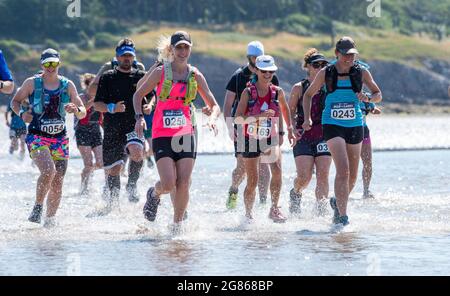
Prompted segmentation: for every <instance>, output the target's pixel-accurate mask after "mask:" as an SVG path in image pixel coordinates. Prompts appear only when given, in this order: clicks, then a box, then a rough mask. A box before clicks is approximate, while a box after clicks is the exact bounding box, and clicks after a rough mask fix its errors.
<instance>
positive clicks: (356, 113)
mask: <svg viewBox="0 0 450 296" xmlns="http://www.w3.org/2000/svg"><path fill="white" fill-rule="evenodd" d="M351 86H352V84H351V82H350V79H346V80H338V81H337V87H338V89H336V90H335V91H334V92H333V93H330V94H327V97H326V99H325V109H324V111H323V113H322V124H333V125H338V126H343V127H357V126H363V115H362V112H361V107H360V105H359V103H360V101H359V99H358V97H357V96H356V94H355V93H354V92H353V90H352V89H351V88H350V89H339V87H351Z"/></svg>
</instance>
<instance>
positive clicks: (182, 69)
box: [134, 31, 220, 228]
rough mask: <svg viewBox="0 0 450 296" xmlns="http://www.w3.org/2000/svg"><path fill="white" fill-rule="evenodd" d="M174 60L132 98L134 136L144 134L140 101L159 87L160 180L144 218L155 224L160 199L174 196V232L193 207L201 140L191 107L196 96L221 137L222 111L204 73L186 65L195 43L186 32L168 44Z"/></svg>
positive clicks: (157, 156) (157, 137)
mask: <svg viewBox="0 0 450 296" xmlns="http://www.w3.org/2000/svg"><path fill="white" fill-rule="evenodd" d="M165 44H166V50H167V51H168V52H170V60H168V61H165V62H164V65H162V66H159V67H157V68H156V69H155V70H154V71H152V73H151V74H150V75H149V76H148V78H147V80H146V81H145V82H144V83H143V85H142V86H141V87H140V88H139V89H138V90H137V92H136V93H135V95H134V110H135V112H136V132H137V134H138V135H139V136H141V135H142V134H143V131H144V129H145V128H146V126H145V120H144V118H143V114H142V112H141V111H140V110H141V108H142V98H143V96H144V95H146V94H148V93H150V92H151V91H152V90H153V89H154V88H155V87H157V97H158V102H157V104H156V110H155V115H154V119H153V127H152V136H153V150H154V151H155V161H156V165H157V167H158V172H159V176H160V181H159V182H157V183H156V184H155V186H154V187H151V188H150V189H149V190H148V193H147V202H146V204H145V206H144V210H143V212H144V216H145V218H146V219H147V220H149V221H154V220H155V219H156V214H157V210H158V206H159V204H160V197H161V195H163V194H167V193H170V192H174V193H175V198H174V200H173V206H174V217H173V221H174V223H175V226H174V227H177V228H178V227H179V226H180V225H181V224H180V223H181V222H182V220H183V218H184V214H185V211H186V208H187V205H188V202H189V187H190V183H191V174H192V170H193V167H194V160H195V158H196V155H197V152H196V151H197V141H196V136H195V131H194V127H193V123H192V113H191V112H192V110H191V109H192V107H191V106H192V104H191V103H192V102H193V101H194V100H195V98H196V94H197V91H198V93H199V94H200V96H201V97H202V99H203V101H204V102H205V104H206V105H207V106H208V107H209V108H210V110H211V111H212V114H211V116H210V119H209V122H208V126H209V127H210V129H212V130H213V131H214V132H215V133H216V134H217V127H216V120H217V118H218V116H219V114H220V108H219V106H218V105H217V102H216V100H215V98H214V96H213V94H212V93H211V91H210V89H209V87H208V84H207V82H206V79H205V77H204V76H203V74H202V73H201V72H200V71H198V69H196V68H194V67H193V66H191V65H189V64H188V60H189V57H190V54H191V49H192V41H191V37H190V35H189V34H188V33H187V32H183V31H179V32H176V33H174V34H173V35H172V36H171V37H170V39H167V40H166V41H165Z"/></svg>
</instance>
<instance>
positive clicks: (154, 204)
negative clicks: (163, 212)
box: [143, 187, 161, 222]
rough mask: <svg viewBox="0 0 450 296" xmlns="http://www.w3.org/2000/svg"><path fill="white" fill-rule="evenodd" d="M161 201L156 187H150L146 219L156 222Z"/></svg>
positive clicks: (145, 206)
mask: <svg viewBox="0 0 450 296" xmlns="http://www.w3.org/2000/svg"><path fill="white" fill-rule="evenodd" d="M160 202H161V201H160V199H159V198H157V197H156V194H155V187H150V189H149V190H148V192H147V202H146V203H145V205H144V210H143V212H144V217H145V219H147V220H148V221H150V222H153V221H155V219H156V214H157V212H158V206H159V203H160Z"/></svg>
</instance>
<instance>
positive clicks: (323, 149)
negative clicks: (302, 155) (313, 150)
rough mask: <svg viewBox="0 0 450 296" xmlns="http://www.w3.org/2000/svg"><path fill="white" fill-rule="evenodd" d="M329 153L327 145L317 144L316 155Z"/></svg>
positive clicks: (323, 143)
mask: <svg viewBox="0 0 450 296" xmlns="http://www.w3.org/2000/svg"><path fill="white" fill-rule="evenodd" d="M326 152H329V150H328V145H327V143H325V142H320V143H319V144H317V153H326Z"/></svg>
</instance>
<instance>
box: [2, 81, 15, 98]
mask: <svg viewBox="0 0 450 296" xmlns="http://www.w3.org/2000/svg"><path fill="white" fill-rule="evenodd" d="M0 82H2V83H3V88H2V89H0V92H1V93H2V94H5V95H10V94H12V93H13V92H14V82H13V81H1V80H0Z"/></svg>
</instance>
